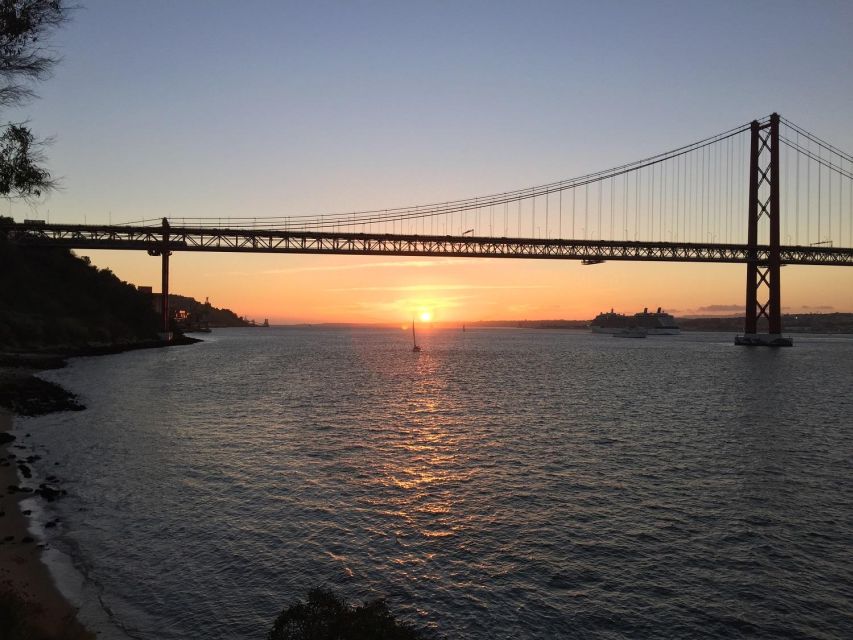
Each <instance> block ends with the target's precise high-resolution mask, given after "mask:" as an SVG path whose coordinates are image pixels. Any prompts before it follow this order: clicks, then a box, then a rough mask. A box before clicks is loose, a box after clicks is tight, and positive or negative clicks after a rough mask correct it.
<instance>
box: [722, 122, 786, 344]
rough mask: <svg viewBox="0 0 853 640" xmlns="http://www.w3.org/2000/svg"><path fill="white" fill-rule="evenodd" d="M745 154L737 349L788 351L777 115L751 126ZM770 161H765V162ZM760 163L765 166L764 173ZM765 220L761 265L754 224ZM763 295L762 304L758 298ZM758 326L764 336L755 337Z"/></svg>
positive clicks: (760, 333) (757, 334) (756, 227)
mask: <svg viewBox="0 0 853 640" xmlns="http://www.w3.org/2000/svg"><path fill="white" fill-rule="evenodd" d="M751 132H752V136H751V140H750V154H749V207H748V216H749V222H748V228H747V263H746V319H745V322H744V335H742V336H736V337H735V344H737V345H743V346H748V347H754V346H767V347H790V346H793V344H794V342H793V340H791V339H790V338H785V337H784V336H782V302H781V288H780V282H779V271H780V267H781V266H782V260H781V250H780V246H779V235H780V234H779V217H780V206H779V114H778V113H774V114H772V115H771V116H770V121H769V122H768V123H767V124H764V125H762V124H760V123H759V122H758V121H757V120H753V121H752V124H751ZM768 156H769V158H768ZM762 161H763V162H764V165H763V168H762ZM763 216H767V219H768V222H769V227H770V228H769V242H768V247H769V251H768V253H767V257H766V258H765V259H759V257H758V256H759V251H758V223H759V221H760V220H761V218H762V217H763ZM761 293H765V294H766V296H767V297H766V302H762V301H761V299H759V294H761ZM759 322H761V323H762V324H765V323H766V326H767V330H766V332H759Z"/></svg>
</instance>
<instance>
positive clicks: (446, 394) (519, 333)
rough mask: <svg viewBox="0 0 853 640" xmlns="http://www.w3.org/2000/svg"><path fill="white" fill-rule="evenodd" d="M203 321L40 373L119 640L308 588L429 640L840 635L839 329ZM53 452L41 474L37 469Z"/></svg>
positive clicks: (51, 428)
mask: <svg viewBox="0 0 853 640" xmlns="http://www.w3.org/2000/svg"><path fill="white" fill-rule="evenodd" d="M420 337H421V343H422V345H423V347H424V351H423V352H422V353H420V354H413V353H411V351H410V347H409V343H408V339H409V335H408V334H407V333H405V332H402V331H381V330H329V329H268V330H263V329H257V330H221V331H217V332H216V333H214V334H212V337H211V338H209V342H206V343H204V344H199V345H195V346H191V347H180V348H173V349H164V350H150V351H138V352H132V353H126V354H121V355H117V356H110V357H102V358H87V359H78V360H76V361H74V362H73V363H72V364H71V366H70V367H69V368H67V369H64V370H60V371H55V372H49V373H48V374H46V377H49V378H51V379H54V380H57V381H59V382H60V383H62V384H64V385H66V386H67V387H69V388H70V389H72V390H73V391H75V392H78V393H80V394H81V395H82V397H83V399H84V401H85V403H86V404H87V406H88V407H89V409H88V410H87V411H84V412H80V413H66V414H58V415H52V416H46V417H43V418H39V419H33V420H20V421H19V422H18V428H19V429H20V430H21V431H26V432H31V433H32V439H33V440H34V441H35V444H36V446H37V448H38V449H40V450H44V451H45V452H46V454H47V455H46V456H45V460H44V461H43V462H42V464H43V465H44V467H43V469H42V470H41V471H42V473H45V474H48V473H54V472H55V471H56V470H57V469H59V470H60V471H59V474H60V475H61V476H62V478H63V479H64V481H65V482H66V484H65V486H66V488H67V489H68V490H69V493H70V494H71V495H70V497H68V498H66V499H65V500H64V501H61V502H59V503H57V504H56V507H55V508H56V509H58V510H59V512H60V515H61V516H62V518H63V525H62V530H61V531H60V532H59V534H57V535H58V536H59V538H58V539H55V540H54V541H53V544H55V545H57V546H59V547H60V548H63V549H65V550H66V551H67V552H68V553H69V554H70V555H71V556H72V557H73V558H74V559H75V562H76V563H77V564H78V566H79V567H80V568H81V569H82V570H83V571H84V572H85V574H86V576H87V585H88V586H87V589H86V591H85V593H84V597H86V598H87V600H88V603H89V608H90V609H91V605H92V603H93V602H96V597H100V599H101V600H102V602H103V606H104V607H106V608H107V609H108V610H109V611H111V612H112V615H113V616H114V619H115V621H116V622H117V623H118V624H120V625H121V626H123V627H124V628H125V629H126V630H127V631H128V634H129V635H131V636H132V637H135V638H146V639H166V640H169V639H178V638H190V637H193V638H202V637H210V638H235V639H236V638H261V637H264V635H265V633H266V631H267V630H268V628H269V627H270V625H271V622H272V620H273V619H274V617H275V615H276V614H277V613H278V612H279V611H280V610H281V609H282V607H283V606H284V605H286V604H288V603H289V602H292V601H293V600H295V599H297V598H301V597H304V595H305V592H306V591H307V589H308V588H309V587H311V586H315V585H321V584H325V585H328V586H331V587H333V588H334V589H335V590H336V591H338V592H339V593H341V594H342V595H345V596H347V597H349V598H351V599H354V600H363V599H367V598H374V597H379V596H384V597H387V598H388V600H389V604H390V606H391V608H392V610H393V611H394V612H395V613H397V614H399V615H400V616H401V617H403V618H405V619H408V620H410V621H413V622H415V623H416V624H417V625H419V626H420V627H422V628H431V629H433V631H435V632H436V633H437V634H438V635H439V636H444V637H448V638H472V639H485V638H556V637H567V638H571V637H580V638H617V637H677V638H691V637H696V638H700V637H720V638H730V637H766V638H778V637H788V638H795V637H818V638H832V637H842V636H845V635H846V636H847V637H850V634H851V629H853V614H851V602H853V587H851V585H853V559H851V553H850V541H851V540H853V479H851V455H853V432H851V428H850V427H851V424H853V401H851V388H853V340H851V339H849V338H822V339H821V338H812V339H808V338H805V337H804V338H801V339H799V340H798V344H797V346H796V347H794V348H793V349H786V350H770V349H747V348H736V347H734V346H732V344H731V336H729V335H722V334H718V335H702V334H692V335H691V334H687V335H683V336H679V337H657V338H648V339H646V340H614V339H612V338H611V337H609V336H594V335H589V334H584V333H574V332H556V331H523V330H474V331H468V332H466V333H462V332H460V331H450V330H446V331H438V330H436V331H432V332H428V331H424V332H423V333H422V335H421V336H420ZM54 461H58V462H60V466H58V467H55V466H52V465H53V462H54Z"/></svg>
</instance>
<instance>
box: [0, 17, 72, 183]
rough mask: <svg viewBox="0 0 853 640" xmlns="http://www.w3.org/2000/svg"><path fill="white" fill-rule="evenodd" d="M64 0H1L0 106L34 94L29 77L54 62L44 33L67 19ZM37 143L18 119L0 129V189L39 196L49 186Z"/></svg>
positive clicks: (38, 76)
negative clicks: (39, 165)
mask: <svg viewBox="0 0 853 640" xmlns="http://www.w3.org/2000/svg"><path fill="white" fill-rule="evenodd" d="M69 12H70V7H69V6H68V5H67V4H66V3H65V2H64V0H0V107H8V106H19V105H21V104H23V103H25V102H27V101H28V100H30V99H32V98H33V97H35V93H34V91H33V89H32V86H31V85H32V83H34V82H38V81H41V80H44V79H45V78H47V77H48V76H49V75H50V72H51V70H52V69H53V67H54V66H55V65H56V63H57V57H56V56H55V55H53V54H52V53H51V52H50V51H49V50H48V49H47V48H45V46H44V44H43V42H42V41H43V39H44V38H45V37H46V36H47V35H48V34H49V33H50V32H51V31H53V30H54V29H56V28H57V27H59V26H60V25H62V24H63V23H64V22H65V21H66V20H68V15H69ZM39 147H40V144H39V143H38V142H37V141H36V140H35V138H34V137H33V135H32V133H31V132H30V130H29V128H28V127H26V126H25V125H23V124H20V123H18V124H8V125H6V127H5V131H4V132H3V133H2V135H0V195H4V196H21V197H28V196H36V197H37V196H39V195H41V194H42V192H43V191H44V190H45V189H49V188H50V187H52V186H53V184H54V183H53V181H52V180H51V177H50V173H48V171H47V170H46V169H43V168H40V167H38V166H37V165H38V163H39V162H41V160H42V158H41V154H40V152H39Z"/></svg>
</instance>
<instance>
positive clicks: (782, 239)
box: [0, 113, 853, 346]
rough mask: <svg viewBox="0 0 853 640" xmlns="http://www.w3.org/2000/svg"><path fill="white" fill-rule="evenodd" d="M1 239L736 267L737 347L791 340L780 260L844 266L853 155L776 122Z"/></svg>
mask: <svg viewBox="0 0 853 640" xmlns="http://www.w3.org/2000/svg"><path fill="white" fill-rule="evenodd" d="M0 239H4V240H5V241H7V242H14V243H17V244H21V245H29V246H44V247H66V248H70V249H118V250H142V251H147V252H148V254H149V255H152V256H159V257H160V258H161V260H162V280H163V281H162V291H163V293H164V294H165V295H164V296H163V300H164V304H163V309H162V314H163V318H162V321H163V330H164V332H167V333H168V331H169V310H168V304H166V302H165V301H167V300H168V291H169V256H170V255H171V254H172V253H173V252H175V251H218V252H263V253H325V254H352V255H395V256H442V257H443V256H455V257H467V258H528V259H530V258H532V259H564V260H581V261H583V263H584V264H589V265H593V264H598V263H601V262H604V261H609V260H631V261H664V262H721V263H742V264H745V265H746V302H745V311H746V313H745V316H746V320H745V326H744V335H743V336H738V338H737V339H736V342H737V343H738V344H745V345H771V346H784V345H790V344H791V341H790V340H789V339H787V338H784V337H783V336H782V335H781V334H782V325H781V290H780V278H779V275H780V274H779V270H780V267H781V266H783V265H788V264H791V265H793V264H799V265H824V266H827V265H835V266H853V156H851V154H849V153H845V152H843V151H842V150H840V149H838V148H837V147H835V146H833V145H832V144H830V143H828V142H826V141H824V140H822V139H820V138H819V137H817V136H816V135H814V134H811V133H809V132H808V131H806V130H805V129H803V128H801V127H799V126H797V125H796V124H794V123H792V122H790V121H788V120H786V119H784V118H782V117H781V116H779V115H778V114H775V113H774V114H772V115H770V116H767V117H764V118H762V119H759V120H754V121H752V122H750V123H747V124H744V125H742V126H739V127H735V128H734V129H730V130H728V131H725V132H722V133H719V134H717V135H714V136H711V137H708V138H705V139H703V140H700V141H698V142H694V143H693V144H689V145H686V146H683V147H679V148H677V149H674V150H671V151H668V152H665V153H661V154H658V155H655V156H651V157H648V158H645V159H642V160H638V161H635V162H631V163H628V164H623V165H620V166H617V167H614V168H612V169H608V170H605V171H598V172H596V173H590V174H587V175H583V176H580V177H577V178H572V179H566V180H560V181H558V182H551V183H548V184H544V185H540V186H535V187H528V188H523V189H517V190H514V191H506V192H503V193H496V194H492V195H487V196H480V197H474V198H465V199H461V200H453V201H447V202H440V203H433V204H427V205H418V206H408V207H399V208H394V209H382V210H370V211H357V212H350V213H338V214H328V215H293V216H283V217H264V218H247V217H233V218H170V219H168V220H167V219H166V218H163V219H157V220H139V221H135V222H129V223H124V224H116V225H86V224H82V225H80V224H50V223H46V222H44V221H41V220H27V221H24V222H22V223H9V224H3V225H0Z"/></svg>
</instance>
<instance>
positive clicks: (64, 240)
mask: <svg viewBox="0 0 853 640" xmlns="http://www.w3.org/2000/svg"><path fill="white" fill-rule="evenodd" d="M2 240H6V241H8V242H14V243H16V244H21V245H30V246H43V247H65V248H69V249H111V250H143V251H148V252H150V253H153V254H157V253H159V252H161V251H162V250H163V248H164V246H168V249H169V251H172V252H175V251H218V252H245V253H322V254H343V255H346V254H348V255H386V256H387V255H396V256H433V257H461V258H531V259H549V260H561V259H562V260H588V261H591V262H595V261H604V260H630V261H659V262H722V263H748V262H749V261H750V260H751V259H753V260H756V261H757V262H758V263H759V264H761V263H764V262H766V261H767V260H768V256H769V247H767V246H758V247H757V250H756V253H755V255H754V257H751V256H750V249H749V247H748V246H747V245H745V244H710V243H709V244H698V243H679V242H636V241H624V240H556V239H544V238H492V237H471V236H432V235H390V234H373V233H334V232H314V231H283V230H265V229H260V230H259V229H220V228H195V227H170V228H169V240H168V243H167V245H164V242H163V227H159V226H158V227H150V226H147V227H130V226H113V225H67V224H39V223H12V224H5V225H0V241H2ZM781 262H782V264H811V265H836V266H853V249H848V248H834V247H827V246H782V247H781Z"/></svg>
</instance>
